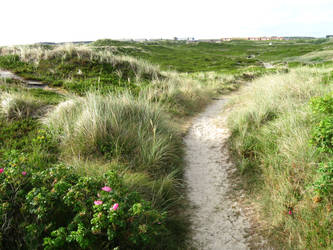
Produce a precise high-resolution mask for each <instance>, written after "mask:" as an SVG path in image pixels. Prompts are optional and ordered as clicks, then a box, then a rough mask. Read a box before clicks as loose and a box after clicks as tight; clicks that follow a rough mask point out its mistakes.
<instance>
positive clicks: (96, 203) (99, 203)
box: [94, 200, 103, 205]
mask: <svg viewBox="0 0 333 250" xmlns="http://www.w3.org/2000/svg"><path fill="white" fill-rule="evenodd" d="M94 204H95V205H102V204H103V201H101V200H97V201H94Z"/></svg>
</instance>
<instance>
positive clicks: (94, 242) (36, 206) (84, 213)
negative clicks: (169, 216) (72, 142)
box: [0, 164, 167, 249]
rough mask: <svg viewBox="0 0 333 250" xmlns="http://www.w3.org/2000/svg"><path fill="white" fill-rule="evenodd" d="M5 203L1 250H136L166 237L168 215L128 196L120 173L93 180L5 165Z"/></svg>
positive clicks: (0, 194) (0, 183)
mask: <svg viewBox="0 0 333 250" xmlns="http://www.w3.org/2000/svg"><path fill="white" fill-rule="evenodd" d="M103 186H106V187H110V188H112V190H106V191H103V190H101V188H102V187H103ZM0 200H1V207H0V221H1V227H0V237H1V248H2V249H18V248H24V249H40V248H41V247H42V246H43V247H44V249H93V248H97V249H112V248H115V247H119V246H120V247H121V248H123V249H133V248H142V247H144V246H148V245H151V246H154V245H156V244H158V239H159V237H161V236H162V235H164V234H165V233H166V232H167V230H166V227H165V225H164V220H165V217H166V214H165V213H160V212H158V211H156V210H154V209H152V208H151V205H150V204H149V203H148V202H146V201H144V200H142V199H141V198H140V196H139V194H138V193H136V192H129V191H128V190H127V188H126V187H125V186H124V184H123V181H122V178H120V177H119V176H118V175H117V174H116V173H115V172H108V173H106V174H104V176H103V177H98V178H91V177H80V176H78V175H76V174H73V173H72V171H71V168H69V167H64V166H61V165H58V166H53V167H51V168H48V169H46V170H42V171H36V170H35V169H34V168H33V167H31V166H30V167H29V166H23V165H20V164H18V165H17V166H15V167H14V166H10V165H5V166H1V174H0ZM98 202H99V203H98ZM115 204H117V205H115ZM116 206H118V207H116Z"/></svg>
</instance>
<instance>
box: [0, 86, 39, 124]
mask: <svg viewBox="0 0 333 250" xmlns="http://www.w3.org/2000/svg"><path fill="white" fill-rule="evenodd" d="M43 106H45V104H43V103H42V102H40V101H39V100H38V99H37V98H34V97H33V96H32V95H29V94H27V93H18V92H16V93H15V92H0V113H1V114H2V115H3V116H4V117H5V118H7V119H14V120H19V119H24V118H34V117H38V116H40V115H41V114H42V113H43V111H44V112H45V108H44V109H42V107H43Z"/></svg>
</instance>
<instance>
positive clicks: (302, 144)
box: [229, 68, 333, 249]
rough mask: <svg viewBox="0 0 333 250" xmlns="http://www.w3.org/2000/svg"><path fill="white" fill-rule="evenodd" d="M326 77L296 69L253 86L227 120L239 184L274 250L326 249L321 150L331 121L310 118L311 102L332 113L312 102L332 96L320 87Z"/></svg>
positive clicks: (326, 104) (328, 178) (327, 180)
mask: <svg viewBox="0 0 333 250" xmlns="http://www.w3.org/2000/svg"><path fill="white" fill-rule="evenodd" d="M327 71H328V70H327V69H321V70H319V69H318V68H316V69H314V68H297V69H294V70H292V71H291V72H290V73H287V74H277V75H272V76H265V77H263V78H260V79H258V80H255V81H254V82H253V84H252V85H251V86H249V87H248V88H247V89H246V91H244V94H242V95H241V96H240V97H238V98H236V99H235V100H234V104H233V105H234V110H233V112H232V114H231V117H230V118H229V124H230V128H231V131H232V137H231V147H232V149H233V152H234V154H235V159H236V160H237V159H238V165H239V167H240V169H241V171H242V173H243V177H244V181H245V182H244V185H246V187H247V189H248V190H249V191H250V193H251V195H250V196H249V197H251V199H254V200H256V202H257V205H258V207H259V208H260V213H261V215H262V216H261V218H262V219H263V220H264V221H265V222H266V223H265V225H266V226H267V229H269V232H270V233H271V236H272V237H273V238H275V239H276V244H277V246H276V247H278V248H280V247H282V246H286V245H288V246H289V247H290V248H292V249H321V248H326V249H327V248H331V247H332V244H333V242H332V237H331V235H332V233H333V231H332V227H331V225H332V223H333V221H332V211H331V209H330V208H331V207H332V201H333V200H332V193H331V190H330V189H329V187H331V185H332V174H331V167H330V166H331V161H332V154H330V153H329V151H326V150H329V148H331V144H330V145H329V143H330V139H331V134H330V132H329V131H330V125H331V122H328V123H327V122H325V121H326V119H327V117H328V116H327V115H326V116H319V117H321V118H318V116H317V115H316V116H315V117H317V118H315V119H314V116H313V113H312V110H311V108H310V105H309V103H310V101H311V100H312V107H313V109H314V110H321V111H320V112H326V111H328V110H330V109H331V104H330V98H328V97H324V98H315V99H312V98H314V97H316V96H323V95H327V94H328V93H330V92H331V91H332V85H329V84H325V83H323V82H322V81H321V79H322V75H324V74H326V73H327ZM321 119H324V120H321ZM323 121H324V122H323ZM318 124H319V125H318ZM310 141H312V142H313V144H314V146H312V145H311V144H310ZM327 143H328V144H327ZM326 147H327V148H326ZM317 148H319V149H320V148H325V150H318V149H317ZM319 193H320V194H321V195H319ZM281 239H284V242H281ZM281 243H282V244H281Z"/></svg>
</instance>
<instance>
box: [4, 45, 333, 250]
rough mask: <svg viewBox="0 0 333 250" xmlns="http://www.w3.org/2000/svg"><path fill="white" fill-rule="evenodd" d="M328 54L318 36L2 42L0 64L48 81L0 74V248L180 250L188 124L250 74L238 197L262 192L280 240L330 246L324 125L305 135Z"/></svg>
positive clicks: (322, 91)
mask: <svg viewBox="0 0 333 250" xmlns="http://www.w3.org/2000/svg"><path fill="white" fill-rule="evenodd" d="M332 49H333V43H332V42H330V41H329V40H326V39H323V40H304V41H288V42H286V41H279V42H273V45H269V43H268V42H247V41H233V42H228V43H222V44H210V43H198V44H186V43H182V42H177V43H175V42H157V43H152V44H147V43H133V42H119V41H111V40H99V41H96V42H94V43H93V44H90V45H76V46H74V45H70V44H69V45H64V46H37V45H31V46H23V47H19V46H15V47H2V48H0V69H3V70H10V71H11V72H13V73H15V74H17V75H18V76H20V77H22V78H23V79H27V80H37V81H41V82H43V83H45V85H47V86H49V87H51V88H50V89H48V90H47V89H42V88H40V89H36V88H27V86H26V84H25V83H24V82H23V81H21V80H20V79H12V78H9V79H0V116H1V119H0V190H1V195H0V199H1V207H0V213H1V215H2V216H1V220H2V221H1V223H2V229H1V231H0V238H1V244H2V245H1V247H2V248H4V249H13V248H26V249H38V248H42V247H44V248H46V249H82V248H86V249H93V248H99V249H100V248H103V249H110V248H115V247H118V246H121V249H123V248H124V249H133V248H151V249H177V248H178V249H184V244H185V240H186V237H187V230H188V223H189V221H188V218H186V217H185V216H183V215H182V211H183V209H184V207H185V206H186V202H185V199H184V190H185V189H184V188H185V187H184V180H183V167H184V152H183V151H184V145H183V142H182V137H183V135H184V133H185V132H186V126H185V125H184V124H185V123H186V122H187V121H188V120H189V119H190V118H191V117H193V115H194V114H197V113H198V112H200V111H201V110H202V109H203V108H204V107H205V106H206V105H207V104H208V103H210V102H211V99H212V98H214V97H218V96H221V95H224V94H227V93H229V92H231V91H234V90H237V89H238V88H239V86H242V84H243V83H245V82H251V81H253V84H251V85H250V86H249V87H248V88H246V89H245V88H244V89H243V90H242V91H241V95H240V97H239V98H238V99H235V100H234V101H233V103H232V104H231V105H234V111H233V116H232V117H233V118H232V119H231V122H230V127H231V130H232V137H231V148H232V149H233V152H234V154H235V159H236V162H238V163H239V164H238V166H239V169H240V170H241V171H240V172H241V174H242V175H243V177H244V178H243V179H244V180H245V183H246V184H247V185H245V186H244V188H245V189H246V190H247V191H249V195H248V198H249V199H250V198H253V197H254V196H253V193H256V194H257V196H255V198H258V199H261V200H262V202H261V203H257V207H258V211H259V212H260V211H261V212H262V213H263V214H264V215H265V216H267V217H269V218H272V221H269V222H267V225H265V227H264V228H268V229H269V230H270V232H272V234H273V233H276V234H277V235H278V236H279V237H280V238H281V237H282V238H283V239H285V240H284V242H283V244H284V245H283V246H284V247H292V248H297V247H298V248H300V249H301V248H304V247H306V248H311V247H328V246H332V241H331V239H330V238H329V236H330V235H331V234H332V230H331V228H330V225H331V224H332V220H331V217H332V210H330V207H331V206H332V193H331V189H330V185H331V184H330V181H331V179H329V178H332V177H331V175H329V174H327V172H328V171H331V170H327V171H326V168H325V167H321V168H320V169H323V170H322V172H317V171H316V168H318V166H326V165H327V166H328V167H327V168H329V169H330V167H331V165H330V164H331V163H330V162H331V161H332V158H331V153H332V152H326V151H325V150H326V147H330V144H329V143H330V142H329V140H331V139H330V138H332V137H329V136H331V134H330V133H331V132H330V131H331V130H329V129H327V131H328V132H327V135H326V136H327V138H328V139H327V140H325V141H322V140H321V139H320V138H321V137H320V136H321V135H320V134H318V133H320V131H317V132H313V133H314V134H316V133H317V134H318V136H317V137H312V134H311V133H312V132H311V131H312V129H313V128H314V127H315V124H316V123H317V122H320V120H321V119H323V120H325V115H323V114H321V113H320V112H317V113H315V112H314V111H311V109H310V106H309V102H310V99H311V98H312V97H315V96H325V95H328V94H329V93H330V91H332V84H331V83H332V78H333V77H332V73H331V72H332V69H333V68H332V60H331V59H332V58H331V50H332ZM253 55H254V56H253ZM248 57H250V58H248ZM313 58H315V59H313ZM263 63H270V64H272V65H273V68H265V66H264V64H263ZM305 64H306V65H308V66H306V67H305V66H303V67H300V65H305ZM262 97H264V98H262ZM325 100H326V99H325ZM327 100H329V97H327ZM318 102H319V103H320V101H318ZM323 102H325V101H323ZM327 102H329V101H327ZM313 105H314V106H315V107H317V106H318V105H319V104H318V105H317V104H313ZM316 105H317V106H316ZM319 106H320V105H319ZM318 109H319V110H321V109H322V108H320V107H319V108H318ZM325 110H326V109H325ZM325 112H326V111H325ZM323 117H324V118H323ZM329 117H331V116H329ZM325 122H326V123H328V124H330V122H331V120H329V121H326V120H325V121H324V123H325ZM311 138H313V139H312V140H313V143H312V144H310V143H309V141H310V139H311ZM318 138H319V139H318ZM327 145H328V146H327ZM316 147H318V148H324V149H323V150H324V151H320V152H319V151H318V150H316ZM325 171H326V172H325ZM327 176H328V177H327ZM320 178H324V179H325V178H326V179H325V180H326V182H325V185H327V188H326V187H325V189H324V190H322V189H323V188H320V187H321V186H320V184H316V183H318V181H320V180H321V179H320ZM326 183H328V184H326ZM312 184H313V187H316V185H317V186H318V185H319V188H312V189H313V190H312V189H311V188H309V189H308V187H309V185H310V186H311V185H312ZM272 187H274V190H272V189H270V188H272ZM311 187H312V186H311ZM258 190H260V192H259V191H258ZM308 190H310V191H308ZM318 190H319V191H318ZM313 192H315V193H313ZM316 192H317V193H316ZM269 194H273V195H272V196H269ZM315 197H317V198H318V202H313V199H314V198H315ZM317 198H316V199H317ZM110 208H111V209H110ZM288 209H289V210H288ZM288 211H291V212H292V216H289V217H288V215H287V214H288ZM286 213H287V214H286ZM319 215H320V216H319ZM262 219H263V221H265V220H264V219H265V218H262ZM330 223H331V224H330ZM325 225H326V226H325Z"/></svg>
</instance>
